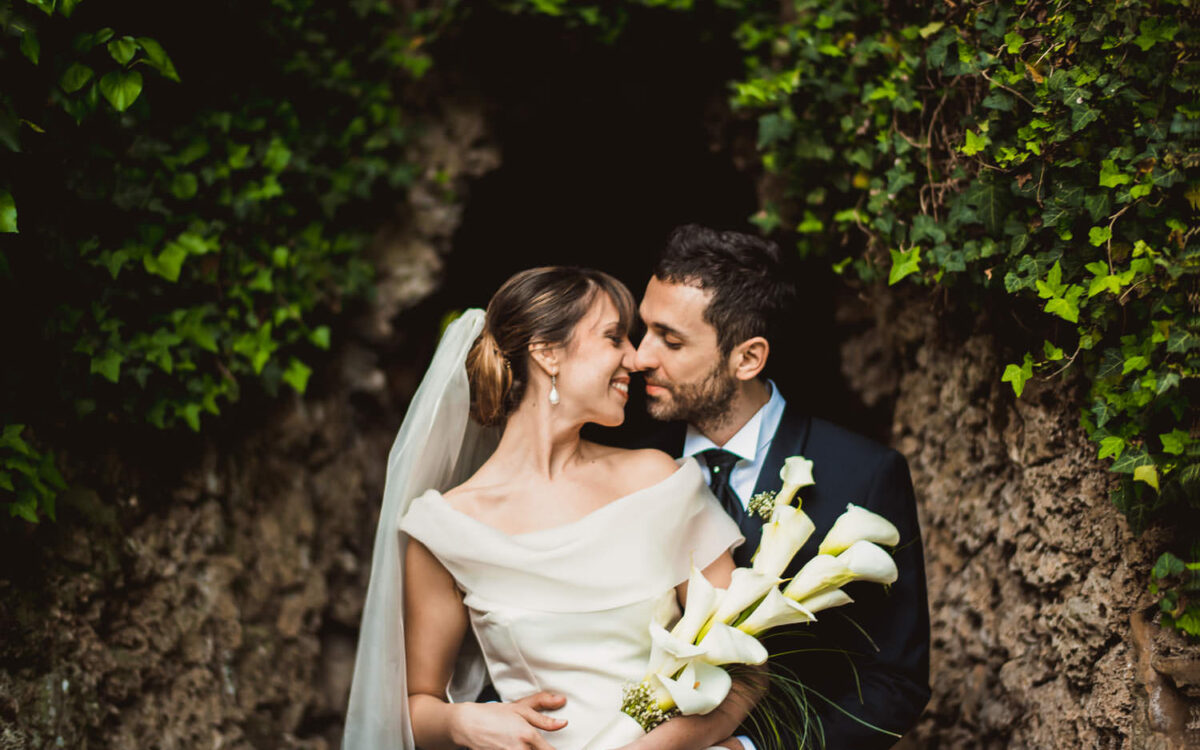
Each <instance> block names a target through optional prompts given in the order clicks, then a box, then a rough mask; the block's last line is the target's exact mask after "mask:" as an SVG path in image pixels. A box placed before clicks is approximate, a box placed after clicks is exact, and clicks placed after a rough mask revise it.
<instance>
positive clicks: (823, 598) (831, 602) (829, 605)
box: [796, 589, 854, 614]
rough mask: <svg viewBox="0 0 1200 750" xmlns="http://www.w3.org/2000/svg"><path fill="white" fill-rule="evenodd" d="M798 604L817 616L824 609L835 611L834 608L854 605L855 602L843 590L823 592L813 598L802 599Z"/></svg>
mask: <svg viewBox="0 0 1200 750" xmlns="http://www.w3.org/2000/svg"><path fill="white" fill-rule="evenodd" d="M796 603H797V604H799V605H800V606H801V607H804V608H805V609H807V610H808V611H809V612H812V613H813V614H816V613H817V612H820V611H821V610H823V609H833V608H834V607H841V606H843V605H846V604H853V603H854V600H853V599H851V598H850V596H849V595H848V594H846V592H845V591H842V590H841V589H830V590H828V591H822V592H821V593H819V594H813V595H812V596H810V597H807V598H805V599H801V600H800V601H798V602H796Z"/></svg>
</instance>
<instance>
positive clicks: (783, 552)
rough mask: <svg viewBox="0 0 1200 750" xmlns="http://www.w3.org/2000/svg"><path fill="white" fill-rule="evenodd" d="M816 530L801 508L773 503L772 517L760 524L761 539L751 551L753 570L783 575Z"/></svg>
mask: <svg viewBox="0 0 1200 750" xmlns="http://www.w3.org/2000/svg"><path fill="white" fill-rule="evenodd" d="M815 530H816V526H815V525H814V524H813V522H812V519H810V518H809V517H808V514H807V513H805V512H804V511H802V510H800V509H799V508H793V507H792V506H790V505H782V506H780V505H777V506H775V509H774V510H773V511H772V512H771V520H770V521H769V522H767V523H765V524H763V528H762V541H761V542H759V544H758V551H757V552H755V553H754V562H753V570H754V572H756V573H758V574H760V575H762V576H766V577H768V578H778V577H779V576H781V575H783V571H784V570H786V569H787V566H788V565H790V564H791V562H792V558H793V557H795V556H796V553H797V552H799V551H800V548H801V547H803V546H804V543H805V542H807V541H808V538H809V537H810V536H812V533H813V531H815Z"/></svg>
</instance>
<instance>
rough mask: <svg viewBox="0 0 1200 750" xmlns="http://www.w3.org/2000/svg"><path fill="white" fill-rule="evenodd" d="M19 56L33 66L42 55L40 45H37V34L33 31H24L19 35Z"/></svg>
mask: <svg viewBox="0 0 1200 750" xmlns="http://www.w3.org/2000/svg"><path fill="white" fill-rule="evenodd" d="M21 54H22V55H25V57H27V58H29V62H31V63H33V64H34V65H37V64H38V58H40V57H41V55H42V45H41V44H39V43H38V38H37V34H35V33H33V29H25V33H23V34H21Z"/></svg>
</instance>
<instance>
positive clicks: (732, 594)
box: [701, 568, 779, 634]
mask: <svg viewBox="0 0 1200 750" xmlns="http://www.w3.org/2000/svg"><path fill="white" fill-rule="evenodd" d="M778 583H779V578H778V577H777V576H764V575H762V574H761V573H756V572H754V571H753V570H751V569H750V568H734V569H733V573H732V574H731V577H730V579H729V588H727V589H725V594H724V595H723V596H722V597H721V604H720V605H719V606H718V607H717V611H716V613H715V614H713V617H712V622H713V623H730V622H732V621H733V620H734V619H736V618H737V616H738V615H740V614H741V613H742V611H743V610H745V609H746V608H747V607H749V606H750V605H752V604H754V603H755V602H756V601H758V600H759V599H761V598H762V597H763V596H765V595H766V593H767V592H768V591H770V590H771V589H773V588H775V586H776V585H777V584H778ZM703 632H704V631H703V630H701V633H702V634H703Z"/></svg>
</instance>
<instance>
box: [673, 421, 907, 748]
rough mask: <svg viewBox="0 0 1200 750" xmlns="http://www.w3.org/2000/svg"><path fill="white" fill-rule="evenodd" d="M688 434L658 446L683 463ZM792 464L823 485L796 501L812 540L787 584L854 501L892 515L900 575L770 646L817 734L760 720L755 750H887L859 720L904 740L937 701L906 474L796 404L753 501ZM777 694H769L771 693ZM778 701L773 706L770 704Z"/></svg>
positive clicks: (740, 554) (894, 459)
mask: <svg viewBox="0 0 1200 750" xmlns="http://www.w3.org/2000/svg"><path fill="white" fill-rule="evenodd" d="M685 433H686V425H684V424H682V423H677V424H672V425H670V426H668V427H667V428H666V429H664V430H663V431H662V432H661V433H660V434H659V435H658V437H657V439H655V440H652V441H651V442H652V444H653V445H654V447H657V448H659V449H661V450H664V451H666V452H668V453H670V454H671V455H673V456H676V457H678V456H680V455H681V454H682V451H683V440H684V436H685ZM794 455H802V456H804V457H805V458H808V459H809V460H811V461H812V462H813V478H814V480H815V481H816V484H815V485H814V486H811V487H806V488H804V489H802V490H801V491H800V497H801V499H802V502H803V505H802V507H803V509H804V511H805V512H806V513H808V515H809V517H810V518H812V520H813V523H814V524H815V525H816V531H815V532H814V533H813V535H812V538H810V539H809V541H808V542H807V543H806V544H805V546H804V548H803V549H801V550H800V553H799V554H798V555H796V561H795V563H794V564H793V567H792V568H791V569H790V570H789V571H788V572H787V573H786V574H785V575H787V576H792V575H794V574H795V572H796V570H798V568H799V565H800V563H802V562H805V561H807V560H809V559H810V558H811V557H812V556H813V555H815V554H817V547H818V546H819V545H820V543H821V540H822V539H823V538H824V537H825V533H826V532H828V531H829V529H830V527H831V526H832V525H833V522H834V520H835V519H836V518H837V517H838V516H839V515H841V513H842V512H843V511H844V510H845V509H846V504H847V503H854V504H855V505H861V506H863V507H864V508H867V509H869V510H872V511H874V512H876V513H878V514H880V515H882V516H884V517H885V518H887V519H888V520H890V521H891V522H892V523H894V524H895V525H896V528H897V529H899V531H900V544H899V545H898V546H897V548H896V551H895V560H896V566H897V568H899V571H900V577H899V579H898V580H897V581H896V583H894V584H893V585H892V586H891V587H890V588H889V589H888V590H885V589H884V587H882V586H880V585H878V584H873V583H861V582H860V583H852V584H848V585H847V586H845V587H844V588H843V590H844V591H845V592H846V593H847V594H849V595H850V596H851V597H852V598H853V599H854V603H853V604H850V605H847V606H845V607H841V608H838V609H832V610H825V611H824V612H821V613H819V614H818V615H817V618H818V619H817V622H814V623H808V624H806V625H798V626H795V627H793V628H789V629H785V631H784V632H782V633H775V634H774V635H771V636H769V637H768V638H767V639H766V641H765V644H766V645H767V647H768V649H769V650H770V651H771V652H772V657H771V662H770V663H771V665H772V673H773V674H786V672H787V670H790V671H791V672H793V673H794V674H795V677H796V678H797V679H798V680H799V681H800V682H801V683H803V685H804V686H805V688H806V691H805V692H806V694H807V695H808V702H809V707H810V709H811V711H812V715H813V716H815V717H816V718H817V719H819V720H820V721H819V724H818V723H817V722H814V721H812V720H811V719H809V720H806V719H805V718H804V717H803V716H799V715H795V714H794V713H790V714H789V716H788V720H787V722H786V723H787V724H788V725H789V727H790V730H791V733H790V736H789V733H788V732H786V731H785V732H783V736H782V737H780V738H779V739H778V740H776V739H774V738H773V737H772V736H771V734H772V733H771V731H770V730H767V729H765V728H764V727H761V726H754V725H753V723H752V722H748V723H747V726H745V727H743V729H744V730H745V731H746V733H747V734H748V735H749V736H750V738H751V739H753V740H754V741H755V743H756V744H757V745H758V748H759V750H769V748H772V747H777V746H780V745H782V746H784V747H793V748H794V747H796V746H797V745H798V744H799V741H800V739H801V737H803V738H804V743H805V744H806V745H807V746H809V747H822V746H824V747H827V748H830V750H843V749H846V750H851V749H853V750H863V749H869V748H887V747H891V746H892V745H893V744H894V743H895V742H896V739H895V738H894V737H892V736H891V735H888V734H884V733H882V732H878V731H876V730H874V729H871V728H869V727H866V726H864V725H863V724H862V723H860V721H857V720H856V718H857V719H858V720H861V721H863V722H867V723H869V724H873V725H875V726H877V727H882V728H884V729H888V730H890V731H893V732H896V733H897V734H903V733H904V732H905V731H907V730H908V729H909V728H911V727H912V726H913V724H915V723H916V721H917V718H918V717H919V716H920V714H921V711H922V710H923V709H924V708H925V704H926V703H927V702H928V700H929V605H928V602H927V600H926V594H925V563H924V556H923V553H922V548H921V531H920V528H919V527H918V524H917V509H916V502H915V500H914V497H913V488H912V479H911V478H910V477H909V473H908V464H907V463H906V462H905V460H904V457H903V456H901V455H900V454H899V453H897V452H896V451H894V450H892V449H890V448H887V447H884V446H882V445H879V444H877V443H875V442H872V441H870V440H868V439H866V438H864V437H860V436H858V435H855V434H854V433H852V432H849V431H847V430H844V429H842V428H840V427H838V426H836V425H833V424H831V423H829V422H826V421H824V420H821V419H816V418H813V417H808V416H806V415H803V414H798V413H796V411H795V410H793V409H792V407H791V406H788V407H786V408H785V409H784V412H783V416H782V418H781V420H780V423H779V428H778V430H777V431H776V433H775V438H774V441H773V442H772V443H771V449H770V451H769V452H768V454H767V459H766V463H765V464H764V465H763V469H762V472H761V473H760V474H759V477H758V482H757V485H756V487H755V492H763V491H766V490H774V489H778V488H779V485H780V480H779V470H780V468H781V467H782V466H783V462H784V459H786V458H787V457H788V456H794ZM744 526H745V527H744V528H743V530H742V533H743V534H744V535H745V536H746V543H745V544H743V545H742V546H741V547H739V548H738V549H736V550H735V551H734V559H735V560H736V561H737V563H738V565H742V566H748V565H750V557H751V556H752V555H753V553H754V550H755V549H757V547H758V541H759V538H760V536H761V528H762V526H761V521H760V520H759V519H756V518H751V519H750V520H749V521H748V522H747V523H746V524H744ZM850 620H853V622H854V623H857V625H858V626H860V627H861V629H862V631H865V633H866V634H868V635H869V636H870V639H869V640H868V639H867V638H866V637H865V636H864V635H863V633H862V632H860V631H859V629H858V628H856V627H855V625H854V624H852V623H851V622H850ZM872 642H873V644H872ZM783 652H793V653H783ZM842 652H846V653H842ZM780 667H786V669H781V668H780ZM856 674H857V679H856ZM860 690H861V696H862V697H861V700H860V698H859V693H860ZM776 694H777V693H776V689H775V688H774V687H773V688H772V695H776ZM770 701H771V699H770V698H768V699H767V701H765V703H770ZM852 717H853V718H852Z"/></svg>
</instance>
